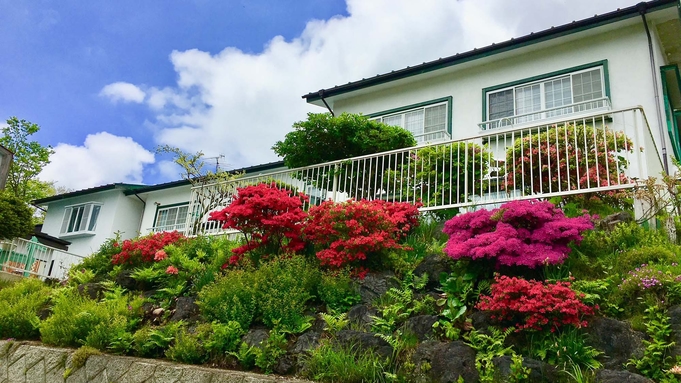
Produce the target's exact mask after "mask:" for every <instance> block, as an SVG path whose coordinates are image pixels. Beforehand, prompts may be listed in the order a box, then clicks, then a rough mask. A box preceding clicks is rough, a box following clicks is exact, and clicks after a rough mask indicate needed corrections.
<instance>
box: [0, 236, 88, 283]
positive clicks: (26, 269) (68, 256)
mask: <svg viewBox="0 0 681 383" xmlns="http://www.w3.org/2000/svg"><path fill="white" fill-rule="evenodd" d="M82 259H83V257H81V256H80V255H76V254H72V253H69V252H67V251H64V250H60V249H56V248H54V247H50V246H45V245H43V244H41V243H39V242H38V241H37V240H35V239H34V240H26V239H22V238H15V239H13V240H11V241H7V240H5V241H0V268H1V269H0V271H2V272H4V273H6V274H10V275H14V276H17V277H26V278H29V277H32V278H40V279H47V278H51V279H59V280H63V279H66V277H67V276H68V270H69V269H70V268H71V265H73V264H75V263H78V262H80V261H81V260H82Z"/></svg>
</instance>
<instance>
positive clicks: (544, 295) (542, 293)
mask: <svg viewBox="0 0 681 383" xmlns="http://www.w3.org/2000/svg"><path fill="white" fill-rule="evenodd" d="M476 307H477V308H478V309H479V310H485V311H492V312H493V316H492V319H496V320H503V321H512V322H514V323H515V326H516V329H517V330H522V329H532V330H543V329H546V328H547V327H548V328H549V329H550V330H551V331H552V332H553V331H555V330H556V329H557V328H558V327H560V326H564V325H573V326H575V327H582V326H586V325H587V323H586V321H583V320H582V317H583V316H585V315H593V313H594V308H593V307H589V306H587V305H585V304H584V303H582V301H580V300H579V298H578V297H577V294H576V293H575V292H574V291H573V290H572V289H570V283H569V282H556V283H542V282H537V281H528V280H525V279H521V278H516V277H513V278H509V277H507V276H497V277H496V278H495V282H494V284H493V285H492V287H491V294H490V295H489V296H487V295H481V296H480V303H478V305H477V306H476ZM595 308H596V309H597V308H598V307H597V306H596V307H595Z"/></svg>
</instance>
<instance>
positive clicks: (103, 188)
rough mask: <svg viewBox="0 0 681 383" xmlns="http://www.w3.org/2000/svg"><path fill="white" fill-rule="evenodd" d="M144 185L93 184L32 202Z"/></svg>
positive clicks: (44, 201)
mask: <svg viewBox="0 0 681 383" xmlns="http://www.w3.org/2000/svg"><path fill="white" fill-rule="evenodd" d="M144 187H145V185H137V184H125V183H113V184H107V185H102V186H95V187H93V188H88V189H82V190H76V191H74V192H70V193H64V194H57V195H55V196H52V197H47V198H41V199H37V200H34V201H33V204H35V205H42V204H45V203H48V202H54V201H60V200H63V199H67V198H73V197H79V196H83V195H88V194H94V193H99V192H103V191H108V190H115V189H119V190H123V191H127V190H133V189H140V188H144Z"/></svg>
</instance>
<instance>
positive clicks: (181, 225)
mask: <svg viewBox="0 0 681 383" xmlns="http://www.w3.org/2000/svg"><path fill="white" fill-rule="evenodd" d="M183 207H185V208H187V212H186V213H185V218H184V220H183V221H181V222H178V221H177V217H178V215H177V214H175V223H173V224H172V225H163V226H159V225H158V220H159V218H160V217H161V212H162V211H168V210H172V209H176V210H177V212H178V213H179V211H180V209H181V208H183ZM188 216H189V202H187V203H183V204H179V205H172V206H159V207H158V210H156V216H155V217H154V226H153V229H152V231H154V232H159V231H175V230H177V231H181V230H184V229H185V228H186V225H187V217H188ZM168 227H172V228H173V229H172V230H166V228H168Z"/></svg>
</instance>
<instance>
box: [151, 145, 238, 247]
mask: <svg viewBox="0 0 681 383" xmlns="http://www.w3.org/2000/svg"><path fill="white" fill-rule="evenodd" d="M156 153H164V154H171V155H172V156H173V162H175V163H176V164H177V165H179V166H180V167H181V168H182V170H183V173H181V176H182V179H185V180H187V181H189V182H190V183H191V185H192V201H191V202H192V203H191V204H190V206H189V208H190V209H192V211H189V213H188V214H191V215H192V221H191V227H190V228H189V229H190V230H191V231H190V233H192V234H198V233H200V232H201V231H203V230H202V229H203V226H202V225H203V224H204V223H205V222H206V220H207V218H208V213H210V212H211V211H213V210H216V209H218V208H221V207H222V208H224V207H226V206H228V205H229V204H230V203H231V202H232V198H233V196H234V195H235V194H236V185H232V184H230V183H228V182H227V181H230V180H233V179H235V178H237V177H239V176H240V174H234V173H230V172H226V171H223V170H220V169H216V171H212V170H210V169H208V167H207V166H206V163H205V161H204V154H203V152H201V151H198V152H196V153H193V154H192V153H187V152H184V151H183V150H181V149H180V148H176V147H173V146H169V145H164V146H159V147H158V148H156Z"/></svg>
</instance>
